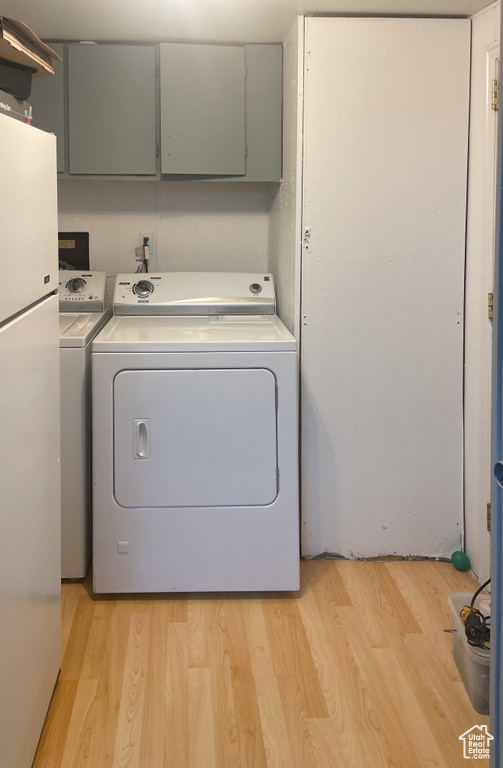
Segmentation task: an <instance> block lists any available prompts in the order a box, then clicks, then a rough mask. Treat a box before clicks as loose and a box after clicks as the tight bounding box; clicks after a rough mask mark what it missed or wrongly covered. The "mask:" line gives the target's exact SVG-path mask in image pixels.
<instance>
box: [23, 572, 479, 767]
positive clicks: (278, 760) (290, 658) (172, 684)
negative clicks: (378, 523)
mask: <svg viewBox="0 0 503 768" xmlns="http://www.w3.org/2000/svg"><path fill="white" fill-rule="evenodd" d="M476 586H477V585H476V583H475V582H474V581H473V580H472V579H471V578H470V576H469V575H467V574H462V573H458V572H457V571H455V570H454V569H453V567H452V566H451V565H450V564H448V563H434V562H392V563H380V562H379V563H375V562H355V561H341V560H337V561H336V560H318V561H310V562H303V563H302V589H301V591H300V592H299V593H288V594H277V593H275V594H264V593H261V594H251V595H248V594H233V593H229V594H225V595H223V594H218V595H211V594H208V595H183V596H180V595H178V596H174V595H166V596H165V595H155V596H151V597H148V598H147V599H138V597H137V596H132V597H129V596H127V597H124V596H120V597H116V596H114V597H112V598H103V597H100V596H94V595H93V594H92V592H91V590H90V585H89V584H88V583H87V582H85V583H64V584H63V635H62V644H63V664H62V670H61V676H60V679H59V681H58V683H57V686H56V689H55V693H54V697H53V700H52V703H51V707H50V710H49V713H48V716H47V720H46V723H45V727H44V731H43V733H42V737H41V740H40V744H39V748H38V752H37V756H36V758H35V762H34V768H84V766H85V767H86V768H339V767H340V768H343V767H345V766H350V767H351V768H381V766H382V767H383V768H384V766H386V768H402V767H403V768H451V767H452V768H454V767H455V766H460V767H461V766H465V765H466V761H465V760H464V759H463V756H462V744H461V742H460V741H459V740H458V736H459V735H460V734H462V733H463V732H464V731H465V730H467V729H468V728H469V727H471V726H472V725H474V724H479V725H481V724H485V723H488V718H487V717H483V716H481V715H479V714H477V713H476V712H475V711H474V710H473V709H472V707H471V704H470V701H469V699H468V697H467V695H466V693H465V690H464V687H463V684H462V683H461V681H460V679H459V676H458V674H457V670H456V666H455V664H454V661H453V659H452V654H451V636H450V635H449V634H446V633H444V632H443V631H442V630H443V629H444V628H447V627H449V616H448V610H447V597H448V595H449V594H450V593H451V592H455V591H461V592H463V591H467V592H470V591H474V590H475V589H476Z"/></svg>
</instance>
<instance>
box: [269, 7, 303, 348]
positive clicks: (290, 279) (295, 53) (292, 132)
mask: <svg viewBox="0 0 503 768" xmlns="http://www.w3.org/2000/svg"><path fill="white" fill-rule="evenodd" d="M303 34H304V20H303V18H302V17H301V18H299V20H298V21H297V22H296V24H295V25H294V27H293V28H292V30H291V31H290V33H289V35H288V37H287V38H286V40H285V42H284V43H283V173H282V181H281V184H275V185H274V186H273V187H272V191H271V209H270V216H269V269H270V271H271V272H272V273H273V274H274V279H275V284H276V296H277V306H278V315H279V316H280V318H281V320H282V321H283V322H284V323H285V325H286V326H287V328H288V329H289V330H290V332H291V333H293V335H294V336H295V337H296V338H298V335H299V334H298V329H299V308H300V232H301V230H300V221H301V219H300V217H301V194H300V191H301V184H302V130H301V128H302V81H303V55H302V53H303Z"/></svg>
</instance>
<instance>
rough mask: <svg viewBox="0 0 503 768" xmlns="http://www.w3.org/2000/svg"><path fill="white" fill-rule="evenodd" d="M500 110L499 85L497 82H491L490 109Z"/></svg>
mask: <svg viewBox="0 0 503 768" xmlns="http://www.w3.org/2000/svg"><path fill="white" fill-rule="evenodd" d="M499 108H500V84H499V80H493V81H492V90H491V109H494V110H495V111H498V109H499Z"/></svg>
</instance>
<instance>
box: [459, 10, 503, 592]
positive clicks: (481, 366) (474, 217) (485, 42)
mask: <svg viewBox="0 0 503 768" xmlns="http://www.w3.org/2000/svg"><path fill="white" fill-rule="evenodd" d="M499 37H500V4H499V2H498V3H494V4H493V5H491V6H490V7H489V8H487V9H485V10H484V11H481V12H480V13H479V14H478V15H477V16H476V17H475V18H474V19H473V20H472V71H471V101H470V172H469V181H468V221H467V242H466V302H465V534H466V551H467V554H468V557H469V558H470V561H471V565H472V570H473V572H474V573H475V575H476V576H477V578H478V580H479V581H480V583H482V582H484V581H485V580H486V579H487V578H488V577H489V571H490V563H489V560H490V535H489V533H488V531H487V518H486V511H487V504H488V502H489V501H490V498H491V360H492V324H491V321H490V320H489V318H488V314H487V294H488V293H489V292H491V293H492V292H493V272H494V248H495V232H494V221H495V218H494V217H495V205H496V141H497V112H495V111H494V110H492V109H491V81H492V80H493V79H496V78H497V77H498V74H497V68H498V67H497V60H498V58H499V48H500V42H499Z"/></svg>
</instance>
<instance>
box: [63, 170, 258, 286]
mask: <svg viewBox="0 0 503 768" xmlns="http://www.w3.org/2000/svg"><path fill="white" fill-rule="evenodd" d="M268 213H269V200H268V192H267V185H265V184H259V183H246V184H245V183H243V184H240V183H239V182H237V183H232V184H226V183H221V184H219V183H217V182H215V183H213V182H212V183H211V184H209V183H204V182H200V183H198V182H187V183H183V182H172V183H166V182H130V181H81V180H79V181H76V180H63V181H60V182H59V230H60V231H62V232H65V231H68V232H74V231H77V232H78V231H82V232H89V250H90V262H91V268H92V269H95V270H102V271H105V272H107V273H108V274H117V273H118V272H131V271H134V270H135V269H136V266H137V264H136V262H135V260H134V259H135V254H134V248H135V246H137V245H140V244H141V243H140V241H139V232H140V231H143V232H152V233H153V234H154V237H155V249H156V255H155V257H154V258H153V260H152V266H153V268H154V269H156V270H158V271H177V270H178V271H188V272H191V271H208V272H218V271H222V272H226V271H229V272H233V271H235V272H261V271H263V270H265V269H267V232H268Z"/></svg>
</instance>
